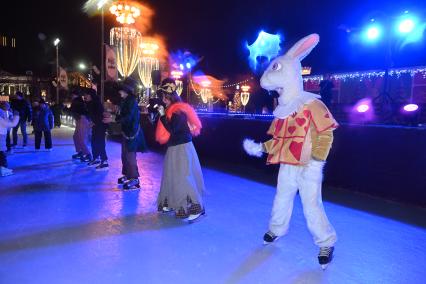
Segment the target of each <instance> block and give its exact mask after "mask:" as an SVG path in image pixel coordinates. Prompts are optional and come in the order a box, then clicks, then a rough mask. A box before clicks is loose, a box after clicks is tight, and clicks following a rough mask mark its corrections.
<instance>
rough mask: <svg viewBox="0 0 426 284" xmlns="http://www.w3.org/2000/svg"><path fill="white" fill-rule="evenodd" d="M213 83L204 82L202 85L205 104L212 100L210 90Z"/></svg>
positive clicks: (202, 96)
mask: <svg viewBox="0 0 426 284" xmlns="http://www.w3.org/2000/svg"><path fill="white" fill-rule="evenodd" d="M211 84H212V83H211V82H210V81H209V80H203V81H202V82H201V83H200V85H201V87H202V88H201V99H202V100H203V103H205V104H206V103H207V102H208V101H209V100H210V99H211V94H212V92H211V90H210V88H209V87H210V85H211Z"/></svg>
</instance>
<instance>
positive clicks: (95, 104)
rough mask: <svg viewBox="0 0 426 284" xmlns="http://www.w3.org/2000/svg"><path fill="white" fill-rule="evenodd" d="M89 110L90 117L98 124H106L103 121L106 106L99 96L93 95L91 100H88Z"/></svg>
mask: <svg viewBox="0 0 426 284" xmlns="http://www.w3.org/2000/svg"><path fill="white" fill-rule="evenodd" d="M87 110H88V113H89V119H90V120H91V121H92V122H93V123H94V124H95V125H96V126H106V125H105V124H104V123H103V122H102V119H103V116H104V106H103V105H102V103H101V100H100V99H99V97H98V96H93V98H92V100H91V101H90V102H87Z"/></svg>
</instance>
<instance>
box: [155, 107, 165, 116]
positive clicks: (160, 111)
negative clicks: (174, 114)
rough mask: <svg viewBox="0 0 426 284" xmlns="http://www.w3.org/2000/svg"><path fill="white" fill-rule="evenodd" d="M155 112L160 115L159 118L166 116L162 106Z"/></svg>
mask: <svg viewBox="0 0 426 284" xmlns="http://www.w3.org/2000/svg"><path fill="white" fill-rule="evenodd" d="M157 111H158V113H159V114H160V116H163V115H165V114H166V111H165V110H164V107H163V106H161V105H160V106H158V108H157Z"/></svg>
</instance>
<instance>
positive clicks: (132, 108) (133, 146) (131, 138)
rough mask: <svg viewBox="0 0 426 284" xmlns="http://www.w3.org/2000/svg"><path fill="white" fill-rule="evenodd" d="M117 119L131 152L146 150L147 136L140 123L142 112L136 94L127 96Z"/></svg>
mask: <svg viewBox="0 0 426 284" xmlns="http://www.w3.org/2000/svg"><path fill="white" fill-rule="evenodd" d="M117 120H118V121H119V122H120V124H121V132H122V135H123V140H124V143H126V146H127V149H128V151H129V152H146V151H147V146H146V142H145V136H144V134H143V130H142V127H141V124H140V112H139V107H138V104H137V102H136V98H135V96H132V95H129V96H127V97H126V98H125V99H124V100H123V102H122V103H121V106H120V114H119V116H118V117H117Z"/></svg>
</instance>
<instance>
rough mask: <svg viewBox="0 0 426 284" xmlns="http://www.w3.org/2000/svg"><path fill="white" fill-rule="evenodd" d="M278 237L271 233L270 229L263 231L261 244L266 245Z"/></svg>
mask: <svg viewBox="0 0 426 284" xmlns="http://www.w3.org/2000/svg"><path fill="white" fill-rule="evenodd" d="M279 238H280V237H278V236H275V234H274V233H272V232H271V231H267V232H266V233H265V235H264V236H263V244H264V245H268V244H270V243H273V242H275V241H277V240H278V239H279Z"/></svg>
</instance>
